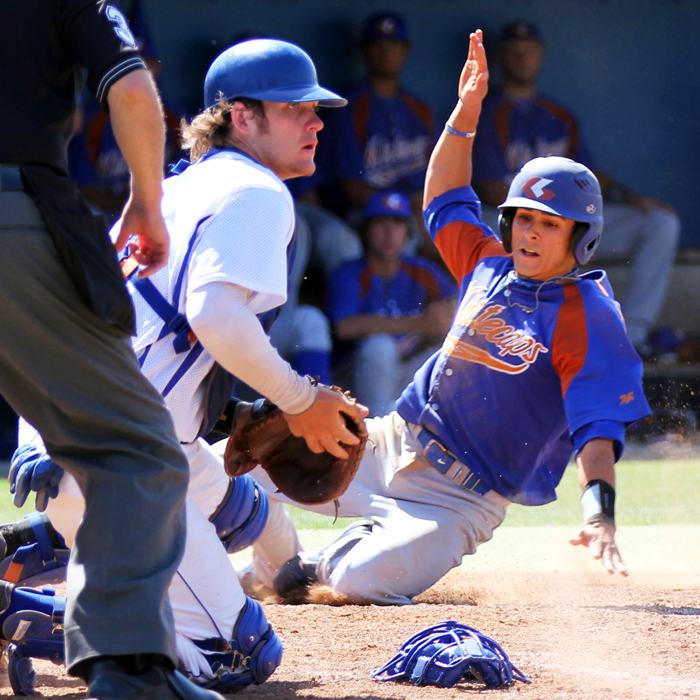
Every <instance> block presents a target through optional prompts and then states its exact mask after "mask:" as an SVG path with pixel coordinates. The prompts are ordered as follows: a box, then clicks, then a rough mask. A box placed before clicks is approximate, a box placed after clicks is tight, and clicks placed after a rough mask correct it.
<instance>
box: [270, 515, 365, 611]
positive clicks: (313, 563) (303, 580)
mask: <svg viewBox="0 0 700 700" xmlns="http://www.w3.org/2000/svg"><path fill="white" fill-rule="evenodd" d="M371 534H372V523H371V522H367V521H366V520H357V521H356V522H354V523H350V525H348V526H347V527H346V528H345V530H344V531H343V534H342V535H341V536H340V537H338V539H337V540H335V541H334V542H331V543H330V544H329V545H327V546H326V547H324V548H323V549H319V550H318V551H317V552H301V553H300V554H298V555H297V556H296V557H292V558H291V559H290V560H289V561H286V562H285V563H284V564H282V566H281V567H280V570H279V571H278V572H277V576H275V580H274V583H273V587H274V589H275V593H277V595H278V596H279V597H280V598H284V599H285V600H287V601H288V602H291V603H294V602H299V603H303V602H305V601H304V598H305V596H306V592H307V591H308V588H309V586H311V585H312V584H314V583H319V582H324V581H326V580H327V579H328V576H329V575H330V572H331V570H332V568H333V566H334V565H335V561H336V560H337V559H338V558H339V557H342V556H343V555H345V554H347V553H348V552H349V551H350V550H351V549H352V548H353V547H354V546H355V545H356V544H357V543H358V542H359V541H360V540H362V539H364V538H365V537H367V536H368V535H371Z"/></svg>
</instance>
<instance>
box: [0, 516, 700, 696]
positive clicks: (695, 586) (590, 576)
mask: <svg viewBox="0 0 700 700" xmlns="http://www.w3.org/2000/svg"><path fill="white" fill-rule="evenodd" d="M513 530H520V529H515V528H514V529H513ZM521 530H522V532H516V531H513V532H510V533H508V532H507V530H506V529H503V538H502V539H503V541H502V542H497V541H494V542H493V543H489V544H488V545H486V546H485V548H484V552H486V551H487V549H486V548H487V547H488V548H492V554H491V555H490V556H491V559H489V557H483V558H482V559H479V555H477V556H476V557H474V558H467V560H465V564H463V565H462V566H461V567H460V568H458V569H455V570H453V571H452V572H450V573H449V574H448V575H447V576H446V577H445V578H444V579H442V580H441V581H440V582H439V583H437V584H436V585H435V586H434V587H433V588H431V589H429V590H428V591H426V592H425V593H424V594H423V595H421V596H420V597H419V598H417V599H416V605H413V606H406V607H386V608H384V607H375V606H371V607H361V606H346V607H328V606H317V605H305V606H287V605H267V606H266V614H267V616H268V619H269V620H270V622H271V623H272V624H273V625H274V627H275V629H276V630H277V632H278V633H279V635H280V637H281V638H282V641H283V643H284V648H285V651H284V659H283V663H282V666H281V667H280V668H279V669H278V670H277V672H276V673H275V674H274V676H273V677H272V678H271V679H270V680H269V681H268V682H267V683H265V684H264V685H263V686H260V687H254V688H248V689H246V690H245V691H244V693H243V695H242V696H241V697H246V698H251V699H253V698H265V699H269V700H292V699H294V698H310V699H312V700H324V699H326V698H328V699H331V698H338V699H340V698H342V699H343V700H350V699H354V698H362V699H367V700H372V699H374V698H392V699H393V698H395V699H397V700H398V699H400V698H407V699H409V700H414V699H415V700H417V699H418V698H421V699H422V698H435V699H438V698H440V699H444V700H447V699H448V698H449V699H453V698H465V697H470V696H472V695H475V694H482V693H483V694H485V695H487V696H489V697H493V698H496V697H510V698H513V697H518V698H522V700H555V699H556V700H601V699H602V698H605V699H606V700H607V699H611V700H618V699H619V700H623V699H624V700H667V699H668V698H684V697H689V698H700V634H699V632H700V630H698V626H699V624H700V600H699V594H700V583H699V579H698V568H699V563H698V557H697V551H698V550H697V548H696V546H695V544H696V543H695V542H694V541H691V542H690V544H691V546H690V547H689V548H688V549H685V550H683V549H680V548H679V549H678V550H677V553H676V554H675V555H673V556H671V557H670V556H669V554H668V552H673V547H666V548H665V549H662V548H660V547H659V543H660V542H663V541H664V540H665V539H669V535H675V536H676V541H677V539H678V536H679V532H680V531H679V530H674V529H670V530H663V529H661V530H657V529H654V532H655V536H653V537H652V535H651V530H652V529H650V528H640V529H639V534H638V535H636V534H635V532H632V533H629V534H628V536H627V539H628V542H627V549H628V552H629V555H630V556H628V557H627V559H628V564H635V563H639V562H642V561H645V560H646V561H647V562H653V563H654V566H652V564H651V563H649V564H648V566H647V569H648V570H647V571H640V572H638V573H637V574H636V575H635V573H634V568H635V567H634V566H632V569H633V575H632V576H631V577H630V578H629V579H622V578H618V577H611V576H609V575H608V574H606V573H605V572H603V571H602V570H599V568H598V567H599V564H598V563H597V562H593V561H589V560H588V558H587V557H586V556H583V555H585V552H582V550H580V548H576V549H574V548H571V547H568V546H564V544H563V540H562V538H561V536H560V535H561V534H562V533H563V532H564V530H560V529H558V528H554V529H553V530H552V533H551V535H552V537H551V540H549V541H548V540H547V539H546V538H545V537H544V533H538V534H540V535H541V537H540V540H543V541H544V544H543V545H542V547H541V548H540V549H539V550H537V552H536V553H535V554H533V555H532V556H531V557H530V558H529V559H528V558H527V557H521V562H523V564H522V566H519V567H517V569H516V570H514V568H513V566H510V567H506V566H504V565H503V557H504V556H505V554H504V552H505V551H508V549H509V548H512V549H517V548H520V549H521V550H522V549H523V548H524V546H525V545H524V544H523V542H524V541H526V540H525V539H524V538H527V541H529V540H530V539H532V534H534V533H533V532H532V528H522V529H521ZM689 532H693V533H694V532H695V529H693V530H692V531H690V530H689ZM623 539H624V538H623ZM639 543H645V546H646V551H645V552H642V551H637V547H638V546H642V545H641V544H639ZM684 551H685V552H686V554H685V556H686V557H687V559H686V562H687V566H686V567H685V569H684V568H683V565H682V561H679V558H681V559H682V556H683V552H684ZM470 559H472V561H469V560H470ZM499 561H500V564H499V563H498V562H499ZM477 563H478V565H477ZM637 568H639V567H637ZM538 569H539V570H538ZM652 569H653V571H652ZM504 571H506V572H508V573H503V572H504ZM682 574H685V575H682ZM449 619H454V620H458V621H460V622H463V623H465V624H468V625H471V626H472V627H475V628H476V629H478V630H480V631H482V632H483V633H484V634H487V635H489V636H491V637H493V638H494V639H496V641H498V642H499V643H500V644H501V645H502V646H503V648H504V649H505V650H506V652H507V653H508V654H509V655H510V657H511V659H512V660H513V662H514V663H515V664H516V665H517V666H518V667H519V668H520V670H521V671H522V672H523V673H525V675H527V676H528V677H529V678H530V679H531V680H532V684H531V685H525V684H523V683H515V684H514V685H512V686H511V687H510V688H506V689H499V690H481V689H479V688H478V687H474V686H472V685H469V684H460V685H459V686H456V687H455V688H451V689H450V688H419V687H415V686H409V685H404V684H397V683H377V682H376V681H373V680H372V679H371V678H370V677H369V671H370V669H372V668H374V667H375V666H378V665H380V664H381V663H383V662H384V661H387V660H388V659H389V658H391V656H392V655H393V654H394V652H395V651H396V650H397V649H398V647H399V645H400V644H401V642H403V641H405V640H406V639H407V638H408V637H409V636H410V635H412V634H413V633H414V632H417V631H418V630H420V629H422V628H424V627H427V626H428V625H432V624H435V623H437V622H441V621H444V620H449ZM35 667H36V669H37V672H38V686H39V687H38V690H39V692H40V694H41V695H44V696H47V697H48V696H61V697H62V698H71V699H72V698H83V697H85V688H84V687H83V686H82V685H81V684H80V682H79V681H76V680H74V679H71V678H68V677H67V676H65V674H64V673H63V672H62V669H60V668H58V667H56V666H53V665H52V664H50V663H48V662H36V663H35ZM0 694H2V695H4V696H11V690H10V689H9V688H7V687H6V688H3V689H2V690H0Z"/></svg>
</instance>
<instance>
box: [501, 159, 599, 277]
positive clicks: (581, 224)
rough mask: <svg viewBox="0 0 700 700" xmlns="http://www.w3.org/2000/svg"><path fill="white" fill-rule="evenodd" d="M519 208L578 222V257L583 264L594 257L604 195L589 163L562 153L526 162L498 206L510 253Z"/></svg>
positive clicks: (573, 242) (573, 246)
mask: <svg viewBox="0 0 700 700" xmlns="http://www.w3.org/2000/svg"><path fill="white" fill-rule="evenodd" d="M518 207H521V208H523V209H538V210H539V211H544V212H547V213H548V214H554V215H555V216H562V217H564V218H566V219H573V220H574V221H576V222H577V224H576V226H574V232H573V235H572V237H571V249H572V251H573V253H574V257H575V258H576V262H577V263H578V264H579V265H585V264H586V263H587V262H588V261H589V260H590V259H591V256H592V255H593V253H594V252H595V249H596V246H597V245H598V241H599V240H600V236H601V233H602V232H603V197H602V196H601V193H600V184H599V183H598V179H597V178H596V176H595V175H594V174H593V173H592V172H591V171H590V170H589V169H588V168H587V167H586V166H585V165H581V163H577V162H576V161H574V160H571V159H570V158H562V157H561V156H547V157H545V158H534V159H533V160H531V161H529V162H528V163H525V165H524V166H523V167H522V168H521V169H520V171H519V172H518V174H517V175H516V176H515V177H514V178H513V182H511V185H510V189H509V190H508V197H507V198H506V201H505V202H503V204H501V205H500V206H499V207H498V208H499V209H500V210H501V213H500V214H499V216H498V229H499V230H498V233H499V234H500V239H501V241H503V247H504V248H505V249H506V251H507V252H508V253H511V252H512V251H513V247H512V243H511V239H512V235H513V229H512V226H513V217H514V216H515V210H516V209H517V208H518Z"/></svg>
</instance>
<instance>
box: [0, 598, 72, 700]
mask: <svg viewBox="0 0 700 700" xmlns="http://www.w3.org/2000/svg"><path fill="white" fill-rule="evenodd" d="M22 590H23V589H21V588H20V589H15V591H16V592H17V591H22ZM32 593H33V594H34V595H35V596H41V598H46V599H48V600H44V601H42V603H43V604H42V605H41V606H38V607H42V609H43V610H47V609H48V610H52V612H51V614H48V613H47V612H43V611H40V610H18V611H17V612H11V613H10V614H9V615H7V616H6V617H5V619H4V620H3V623H2V637H3V638H4V639H5V640H6V643H7V649H6V651H7V671H8V674H9V677H10V684H11V685H12V690H13V691H14V693H15V695H32V694H33V693H34V685H35V683H36V672H35V671H34V668H33V666H32V659H47V660H49V661H52V662H53V663H54V664H62V663H63V662H64V660H65V654H64V644H63V616H64V613H65V609H66V599H65V598H63V597H60V596H56V595H55V592H54V591H53V589H50V588H49V589H47V588H45V589H44V590H43V591H42V592H41V593H39V592H38V591H32Z"/></svg>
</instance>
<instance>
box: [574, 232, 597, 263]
mask: <svg viewBox="0 0 700 700" xmlns="http://www.w3.org/2000/svg"><path fill="white" fill-rule="evenodd" d="M590 228H591V225H590V224H587V223H585V222H583V221H577V222H576V223H575V225H574V230H573V232H572V234H571V252H572V253H573V254H574V257H575V258H576V262H577V263H578V264H579V265H585V264H586V263H587V262H588V261H589V260H590V259H591V258H592V257H593V253H594V252H595V249H596V248H597V247H598V241H599V240H600V236H599V235H598V236H596V237H595V238H593V239H591V240H589V241H586V242H585V244H584V245H582V243H584V237H585V236H586V234H587V233H588V231H589V229H590Z"/></svg>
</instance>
